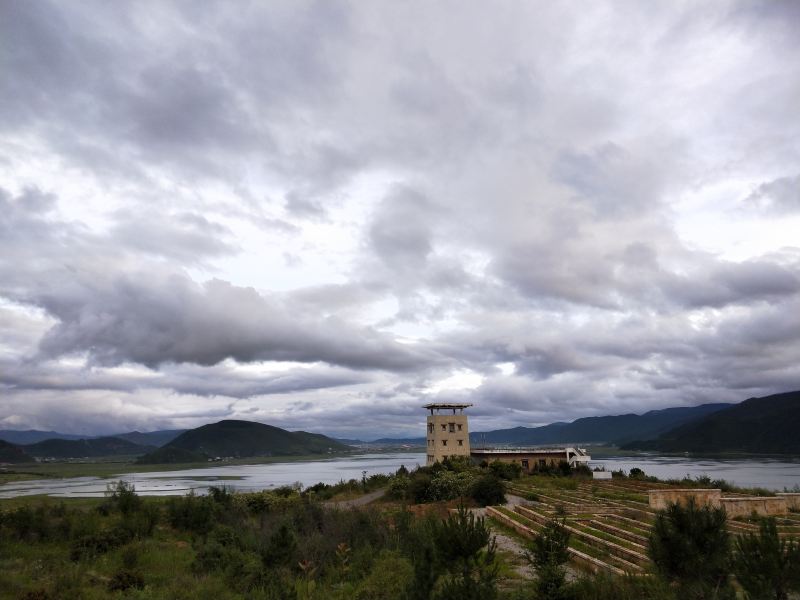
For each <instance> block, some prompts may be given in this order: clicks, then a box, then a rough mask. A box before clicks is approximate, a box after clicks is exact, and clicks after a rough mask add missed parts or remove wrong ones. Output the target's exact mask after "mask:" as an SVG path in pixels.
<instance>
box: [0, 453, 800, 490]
mask: <svg viewBox="0 0 800 600" xmlns="http://www.w3.org/2000/svg"><path fill="white" fill-rule="evenodd" d="M424 464H425V454H424V453H414V452H397V453H375V454H361V455H356V456H341V457H334V458H328V459H322V460H309V461H296V462H286V463H269V464H260V465H221V466H216V467H208V468H204V469H189V470H182V471H160V472H156V473H127V474H124V475H120V476H119V477H114V478H111V479H101V478H99V477H72V478H66V479H41V480H35V481H20V482H12V483H6V484H4V485H0V498H13V497H15V496H30V495H34V494H47V495H50V496H55V497H62V498H65V497H92V496H95V497H101V496H103V494H104V492H105V491H106V486H107V485H108V483H109V482H110V481H116V480H123V481H127V482H130V483H132V484H133V485H135V486H136V491H137V493H139V494H141V495H143V496H174V495H182V494H186V493H188V492H189V491H190V490H194V491H195V492H196V493H199V494H202V493H205V492H206V491H207V490H208V488H209V487H211V486H221V485H226V486H229V487H232V488H235V489H237V490H240V491H253V490H262V489H269V488H274V487H279V486H282V485H291V484H293V483H300V484H302V485H303V486H309V485H314V484H315V483H318V482H323V483H338V482H339V481H341V480H343V479H344V480H349V479H361V476H362V474H363V472H364V471H366V475H367V476H370V475H374V474H376V473H394V472H395V471H397V469H399V468H400V465H405V466H406V468H408V469H409V470H411V469H413V468H415V467H416V466H417V465H424ZM600 465H602V466H604V467H605V468H606V470H609V471H611V470H617V469H622V470H624V471H625V472H628V471H630V469H632V468H634V467H638V468H640V469H642V470H643V471H644V472H645V473H647V474H648V475H655V476H656V477H660V478H663V479H667V478H681V477H683V476H685V475H691V476H692V477H699V476H702V475H708V476H709V477H711V478H712V479H725V480H727V481H729V482H731V483H734V484H736V485H739V486H743V487H763V488H767V489H772V490H777V491H781V490H783V489H784V488H790V489H791V488H793V487H794V486H800V460H798V459H795V460H791V459H784V460H769V459H736V460H733V459H731V460H727V459H697V458H684V457H664V456H641V455H640V456H632V457H628V456H614V457H603V458H598V460H593V461H592V462H591V466H592V467H595V466H600Z"/></svg>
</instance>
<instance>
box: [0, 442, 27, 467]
mask: <svg viewBox="0 0 800 600" xmlns="http://www.w3.org/2000/svg"><path fill="white" fill-rule="evenodd" d="M33 461H34V458H33V457H32V456H30V455H29V454H26V453H25V451H24V450H23V449H22V448H20V447H19V446H17V445H16V444H12V443H10V442H6V441H5V440H0V463H25V462H33Z"/></svg>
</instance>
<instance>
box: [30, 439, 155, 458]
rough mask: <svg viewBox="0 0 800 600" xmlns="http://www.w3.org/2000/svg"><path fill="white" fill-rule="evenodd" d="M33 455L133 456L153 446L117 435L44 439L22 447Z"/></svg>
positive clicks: (60, 456) (63, 456)
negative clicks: (136, 442) (82, 438)
mask: <svg viewBox="0 0 800 600" xmlns="http://www.w3.org/2000/svg"><path fill="white" fill-rule="evenodd" d="M22 448H23V449H24V450H25V452H27V453H28V454H30V455H31V456H38V457H41V458H84V457H98V456H123V455H128V456H133V455H137V454H144V453H145V452H148V451H150V450H152V449H153V447H152V446H141V445H139V444H134V443H133V442H129V441H128V440H123V439H120V438H117V437H101V438H91V439H86V440H58V439H53V440H44V441H42V442H36V443H35V444H28V445H27V446H23V447H22Z"/></svg>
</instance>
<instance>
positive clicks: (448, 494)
mask: <svg viewBox="0 0 800 600" xmlns="http://www.w3.org/2000/svg"><path fill="white" fill-rule="evenodd" d="M473 481H474V476H473V475H472V473H470V472H469V471H461V472H454V471H440V472H439V473H437V474H436V475H434V476H433V478H432V479H431V483H430V487H429V488H428V497H429V498H430V499H431V500H434V501H436V500H452V499H453V498H459V497H462V496H466V495H467V492H468V491H469V489H470V486H471V485H472V483H473Z"/></svg>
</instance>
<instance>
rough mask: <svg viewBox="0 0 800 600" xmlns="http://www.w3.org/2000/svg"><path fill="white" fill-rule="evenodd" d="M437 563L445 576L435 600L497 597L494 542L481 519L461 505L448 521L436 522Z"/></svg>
mask: <svg viewBox="0 0 800 600" xmlns="http://www.w3.org/2000/svg"><path fill="white" fill-rule="evenodd" d="M432 539H433V543H434V547H435V552H436V559H437V563H438V564H440V565H442V566H443V568H444V571H445V573H444V574H443V576H442V579H441V581H439V582H438V584H437V586H436V587H435V588H434V589H435V592H434V595H433V597H434V598H435V599H436V600H492V599H493V598H495V597H496V596H497V569H498V566H497V563H496V557H495V551H496V546H495V541H494V538H492V537H491V534H490V531H489V528H488V527H487V526H486V523H485V522H484V519H483V518H482V517H479V518H475V514H474V513H472V512H469V511H467V510H466V508H464V506H463V505H462V506H461V507H459V509H458V512H457V513H456V514H453V515H450V516H449V517H448V518H447V520H446V521H440V522H434V523H433V527H432Z"/></svg>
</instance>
